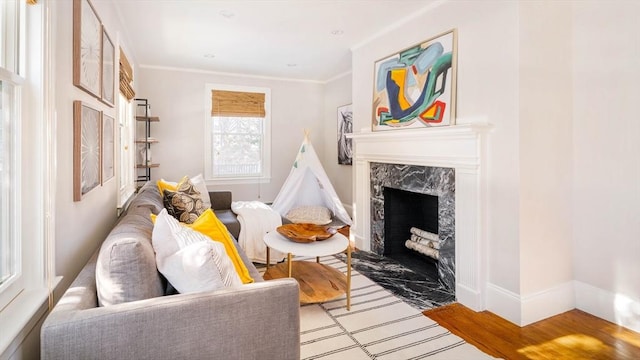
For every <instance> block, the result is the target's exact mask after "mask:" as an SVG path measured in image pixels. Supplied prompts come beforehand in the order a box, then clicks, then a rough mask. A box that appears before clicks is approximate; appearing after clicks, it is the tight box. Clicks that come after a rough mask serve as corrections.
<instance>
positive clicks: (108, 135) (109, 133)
mask: <svg viewBox="0 0 640 360" xmlns="http://www.w3.org/2000/svg"><path fill="white" fill-rule="evenodd" d="M114 124H115V120H114V119H113V118H112V117H111V116H109V115H106V114H105V113H104V112H103V113H102V144H101V148H102V184H104V183H106V182H107V181H108V180H110V179H111V178H113V175H114V174H115V168H114V166H115V161H114V159H115V158H114V156H115V140H114V136H115V135H114V134H115V133H114V131H115V125H114Z"/></svg>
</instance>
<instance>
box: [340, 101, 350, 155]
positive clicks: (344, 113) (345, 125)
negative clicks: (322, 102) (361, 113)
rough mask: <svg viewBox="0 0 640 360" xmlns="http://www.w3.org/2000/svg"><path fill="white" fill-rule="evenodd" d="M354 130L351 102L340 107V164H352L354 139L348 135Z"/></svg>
mask: <svg viewBox="0 0 640 360" xmlns="http://www.w3.org/2000/svg"><path fill="white" fill-rule="evenodd" d="M352 132H353V111H352V110H351V104H348V105H343V106H340V107H339V108H338V164H340V165H351V164H352V161H353V159H352V158H353V145H352V140H351V139H347V137H346V135H347V134H351V133H352Z"/></svg>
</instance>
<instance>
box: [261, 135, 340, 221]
mask: <svg viewBox="0 0 640 360" xmlns="http://www.w3.org/2000/svg"><path fill="white" fill-rule="evenodd" d="M300 206H324V207H326V208H328V209H329V210H331V212H332V213H333V217H334V218H335V219H338V220H340V221H342V222H343V223H345V224H347V225H351V224H352V221H351V217H350V216H349V214H348V213H347V211H346V210H345V208H344V206H342V202H341V201H340V198H338V195H337V194H336V191H335V189H334V188H333V185H331V181H329V177H328V176H327V173H326V172H325V171H324V167H322V164H321V163H320V160H319V159H318V155H317V154H316V151H315V150H314V149H313V145H311V141H309V137H308V134H307V133H306V132H305V134H304V140H303V141H302V145H300V150H299V151H298V155H297V156H296V160H295V161H294V163H293V167H292V168H291V172H290V173H289V177H287V180H285V182H284V184H283V185H282V188H281V189H280V193H278V196H276V199H275V200H274V201H273V204H272V205H271V207H272V208H273V209H274V210H275V211H277V212H278V213H280V215H282V216H285V215H286V214H287V212H289V210H291V209H295V208H297V207H300Z"/></svg>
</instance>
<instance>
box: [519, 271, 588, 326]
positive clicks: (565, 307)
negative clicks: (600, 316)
mask: <svg viewBox="0 0 640 360" xmlns="http://www.w3.org/2000/svg"><path fill="white" fill-rule="evenodd" d="M521 303H522V316H521V320H520V322H521V324H520V326H525V325H529V324H531V323H534V322H536V321H540V320H542V319H546V318H548V317H551V316H554V315H558V314H562V313H563V312H567V311H569V310H572V309H575V307H576V304H575V289H574V283H573V281H568V282H566V283H564V284H560V285H557V286H554V287H552V288H549V289H546V290H543V291H539V292H537V293H533V294H528V295H525V296H523V297H521Z"/></svg>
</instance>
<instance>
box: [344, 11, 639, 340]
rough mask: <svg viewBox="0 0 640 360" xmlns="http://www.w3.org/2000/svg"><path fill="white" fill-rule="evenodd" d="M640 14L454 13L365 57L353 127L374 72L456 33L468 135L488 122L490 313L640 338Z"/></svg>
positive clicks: (422, 22) (362, 119) (386, 38)
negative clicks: (610, 329) (575, 321)
mask: <svg viewBox="0 0 640 360" xmlns="http://www.w3.org/2000/svg"><path fill="white" fill-rule="evenodd" d="M639 10H640V4H639V3H636V2H623V1H610V2H607V3H604V2H598V1H580V2H557V1H535V2H526V1H520V2H516V1H511V2H505V1H490V0H487V1H449V2H444V3H442V4H440V5H439V6H438V7H436V8H433V9H431V10H430V11H428V12H425V13H422V14H419V15H417V16H416V17H415V18H413V19H411V20H409V21H407V22H405V23H402V24H396V26H395V27H392V29H391V30H389V31H388V32H387V33H385V34H383V35H381V36H379V37H377V38H376V39H374V40H372V41H371V42H369V43H367V44H363V45H362V46H360V47H358V48H356V49H353V52H354V55H353V77H352V82H353V103H354V121H355V129H356V130H358V129H361V128H362V129H363V131H368V129H369V128H370V119H371V94H372V90H371V89H372V81H373V78H372V75H371V74H372V73H373V64H374V62H375V61H376V60H378V59H380V58H382V57H384V56H387V55H389V54H391V53H393V52H396V51H398V50H401V49H403V48H406V47H408V46H410V45H413V44H415V43H418V42H420V41H422V40H425V39H427V38H429V37H430V36H432V35H435V34H438V33H440V32H442V31H445V30H448V29H450V28H457V29H458V36H459V42H458V54H459V57H458V82H457V85H458V88H457V90H458V96H457V100H458V103H457V110H458V119H457V122H458V123H468V122H472V121H474V120H475V119H486V120H487V121H488V122H490V123H491V124H493V126H494V130H493V131H492V133H491V135H490V138H489V149H488V174H487V178H488V183H489V189H488V204H487V211H488V214H487V217H488V219H487V222H488V224H487V227H488V234H487V235H488V236H487V238H488V241H489V244H488V246H489V249H488V259H487V266H488V284H487V299H486V306H487V308H488V309H489V310H491V311H493V312H495V313H497V314H498V315H501V316H503V317H505V318H506V319H508V320H511V321H513V322H515V323H517V324H521V325H525V324H528V323H531V322H533V321H536V320H539V319H542V318H545V317H548V316H551V315H554V314H557V313H559V312H562V311H564V310H568V309H571V308H573V307H577V308H579V309H582V310H585V311H588V312H590V313H593V314H595V315H597V316H600V317H603V318H605V319H607V320H610V321H614V322H617V323H619V324H623V325H625V326H627V327H629V328H632V329H634V330H636V331H637V330H638V329H640V320H639V319H640V301H639V299H640V288H639V287H638V284H639V283H640V262H638V261H637V257H638V254H640V242H638V239H640V222H639V221H638V218H639V215H640V214H639V212H638V206H637V204H638V202H639V200H640V160H639V159H640V158H639V157H638V154H639V153H640V151H639V150H640V145H639V144H640V125H639V122H638V121H637V106H636V105H635V104H636V103H637V99H638V98H640V97H639V96H638V95H640V94H639V92H640V90H638V86H637V84H638V82H639V80H640V70H639V69H638V67H637V64H638V63H639V60H640V45H639V44H638V42H637V41H636V40H635V39H634V36H635V35H636V34H638V33H639V30H640V24H639V23H638V21H637V19H636V18H637V17H634V15H635V14H637V13H638V11H639Z"/></svg>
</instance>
